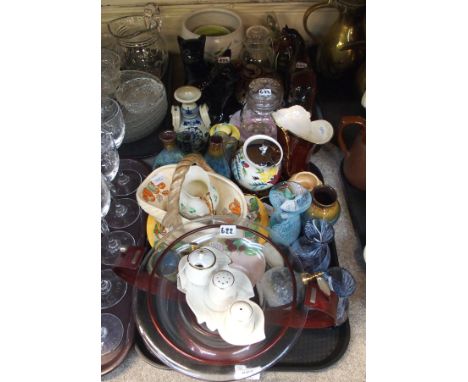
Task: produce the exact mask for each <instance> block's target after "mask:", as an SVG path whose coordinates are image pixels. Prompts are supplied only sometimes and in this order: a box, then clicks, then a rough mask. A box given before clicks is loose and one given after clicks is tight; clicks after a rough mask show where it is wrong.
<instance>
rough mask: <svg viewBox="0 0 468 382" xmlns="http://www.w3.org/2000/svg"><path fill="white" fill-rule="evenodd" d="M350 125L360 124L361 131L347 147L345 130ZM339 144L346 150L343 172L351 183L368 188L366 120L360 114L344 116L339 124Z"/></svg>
mask: <svg viewBox="0 0 468 382" xmlns="http://www.w3.org/2000/svg"><path fill="white" fill-rule="evenodd" d="M349 125H359V126H360V127H361V128H360V132H359V133H358V135H357V136H356V138H355V139H354V141H353V143H352V145H351V148H349V149H348V147H346V144H345V141H344V139H343V130H344V129H345V128H346V127H347V126H349ZM337 138H338V145H339V146H340V149H341V150H342V151H343V152H344V154H345V158H344V163H343V172H344V175H345V177H346V179H347V180H348V182H349V183H351V185H353V186H354V187H356V188H358V189H360V190H362V191H365V190H366V120H365V119H364V118H362V117H359V116H347V117H343V118H342V119H341V121H340V125H339V126H338V137H337Z"/></svg>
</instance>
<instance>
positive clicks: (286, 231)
mask: <svg viewBox="0 0 468 382" xmlns="http://www.w3.org/2000/svg"><path fill="white" fill-rule="evenodd" d="M269 198H270V203H271V205H272V206H273V208H274V211H273V215H272V216H271V218H270V223H269V228H270V236H271V239H272V240H273V241H274V242H275V243H277V244H283V245H290V244H292V243H293V242H294V241H295V240H296V239H297V238H298V237H299V234H300V233H301V214H302V213H303V212H304V211H305V210H307V209H308V208H309V206H310V203H311V202H312V197H311V195H310V192H308V191H307V190H306V189H305V188H304V187H302V186H301V185H300V184H299V183H295V182H288V181H287V182H280V183H278V184H277V185H275V186H274V187H273V188H272V189H271V190H270V193H269Z"/></svg>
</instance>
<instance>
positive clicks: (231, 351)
mask: <svg viewBox="0 0 468 382" xmlns="http://www.w3.org/2000/svg"><path fill="white" fill-rule="evenodd" d="M226 225H229V226H231V227H232V226H235V229H234V234H232V235H229V236H227V235H226V234H223V232H226V231H225V230H224V231H223V230H222V229H221V228H222V227H225V226H226ZM228 232H229V231H228ZM266 232H267V231H266V228H265V227H262V226H259V225H256V224H254V223H252V222H250V221H247V220H245V219H236V218H234V217H231V216H230V217H221V216H214V217H205V218H201V219H198V220H193V221H191V222H190V223H187V224H185V225H182V226H180V227H178V228H176V229H174V230H172V231H171V232H169V233H168V234H167V235H166V236H164V237H163V238H162V239H161V240H160V241H159V242H158V243H157V245H155V248H153V249H152V250H151V251H150V252H149V253H148V254H147V255H146V256H145V258H144V260H143V262H142V263H141V265H140V268H139V271H138V276H137V280H138V281H137V282H138V285H139V288H135V291H134V296H133V297H134V299H133V306H134V314H135V318H136V323H137V328H138V330H139V332H140V334H141V336H142V338H143V340H144V342H145V345H146V346H147V347H148V349H149V351H150V352H151V353H153V355H155V356H156V357H158V358H159V359H160V360H161V361H163V362H164V363H165V364H166V365H168V366H169V367H171V368H173V369H175V370H177V371H179V372H181V373H184V374H186V375H188V376H191V377H193V378H198V379H204V380H210V381H228V380H237V379H243V378H247V377H250V376H252V375H255V374H258V373H260V372H261V371H263V370H265V369H266V368H268V367H270V366H272V365H273V364H274V363H275V362H277V361H278V360H279V359H280V358H281V357H282V356H284V355H285V354H286V352H287V351H288V350H289V349H290V348H291V347H292V346H293V345H294V343H295V341H296V340H297V339H298V337H299V335H300V333H301V331H302V328H303V327H304V324H305V320H306V317H307V312H306V309H305V308H304V305H303V301H302V298H301V293H302V291H300V287H298V285H297V283H296V280H297V278H296V273H297V272H299V273H300V272H302V269H301V268H300V262H299V261H295V260H294V259H291V255H290V254H288V252H287V250H284V248H283V249H280V248H279V247H278V246H276V245H275V244H274V243H273V242H272V241H271V240H270V238H269V237H268V236H266V235H267V233H266ZM203 246H212V247H215V248H217V249H218V250H220V251H223V252H224V253H225V254H227V255H228V256H229V257H230V258H231V260H232V264H231V265H232V266H233V267H236V268H238V269H240V270H244V271H245V270H250V271H254V270H255V271H259V272H261V273H262V274H266V272H267V271H268V270H270V269H272V268H274V267H283V268H284V270H283V272H285V273H286V274H288V275H289V278H287V279H286V280H289V281H286V282H287V283H288V284H287V285H284V286H283V287H282V289H283V290H282V291H280V292H282V293H283V292H284V289H287V290H288V291H289V296H290V300H289V301H287V303H285V304H283V305H280V306H274V307H272V306H271V305H268V304H267V303H266V301H263V300H262V299H261V298H260V295H259V291H258V290H257V285H260V284H262V283H261V282H258V283H257V284H256V285H254V292H255V297H253V298H252V301H253V302H255V303H257V304H258V305H259V306H260V308H261V309H262V311H263V314H264V317H265V323H264V331H265V339H264V340H262V341H259V342H257V343H253V344H250V345H245V346H235V345H231V344H229V343H227V342H225V341H224V340H223V339H222V338H221V337H220V335H219V334H218V332H217V331H210V330H209V329H208V327H207V326H206V325H205V324H199V323H198V322H197V320H196V318H195V315H194V313H193V312H192V311H191V309H190V308H189V306H188V305H187V302H186V298H185V294H184V293H182V292H180V291H179V290H178V289H177V269H178V268H177V267H178V263H179V261H180V259H181V258H182V257H183V256H185V255H188V254H189V253H191V252H192V251H194V250H195V249H198V248H200V247H203ZM257 279H258V278H257ZM277 289H279V288H277ZM283 294H284V293H283Z"/></svg>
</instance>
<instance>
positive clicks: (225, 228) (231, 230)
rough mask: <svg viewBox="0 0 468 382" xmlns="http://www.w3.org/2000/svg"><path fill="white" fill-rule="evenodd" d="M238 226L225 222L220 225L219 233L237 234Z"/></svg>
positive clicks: (225, 234)
mask: <svg viewBox="0 0 468 382" xmlns="http://www.w3.org/2000/svg"><path fill="white" fill-rule="evenodd" d="M236 232H237V227H236V226H235V225H234V224H225V225H222V226H220V227H219V234H220V235H221V236H228V237H232V236H236Z"/></svg>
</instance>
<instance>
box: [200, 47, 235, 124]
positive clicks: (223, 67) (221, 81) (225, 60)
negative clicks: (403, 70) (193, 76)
mask: <svg viewBox="0 0 468 382" xmlns="http://www.w3.org/2000/svg"><path fill="white" fill-rule="evenodd" d="M217 60H218V61H217V62H216V63H215V64H214V66H213V68H212V69H211V71H210V74H209V77H208V82H207V85H206V86H205V87H204V88H203V101H204V102H206V104H207V105H208V106H209V109H210V118H211V121H212V122H213V123H214V124H216V123H220V122H223V121H226V120H228V119H229V115H230V114H232V113H234V112H235V111H236V110H239V108H240V107H241V105H240V104H239V103H238V102H237V101H236V99H235V97H234V90H235V87H236V84H237V82H238V80H239V75H238V73H237V70H236V68H235V67H234V65H233V64H232V63H231V51H230V50H228V51H227V52H226V53H225V54H224V55H223V56H222V57H218V59H217Z"/></svg>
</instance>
